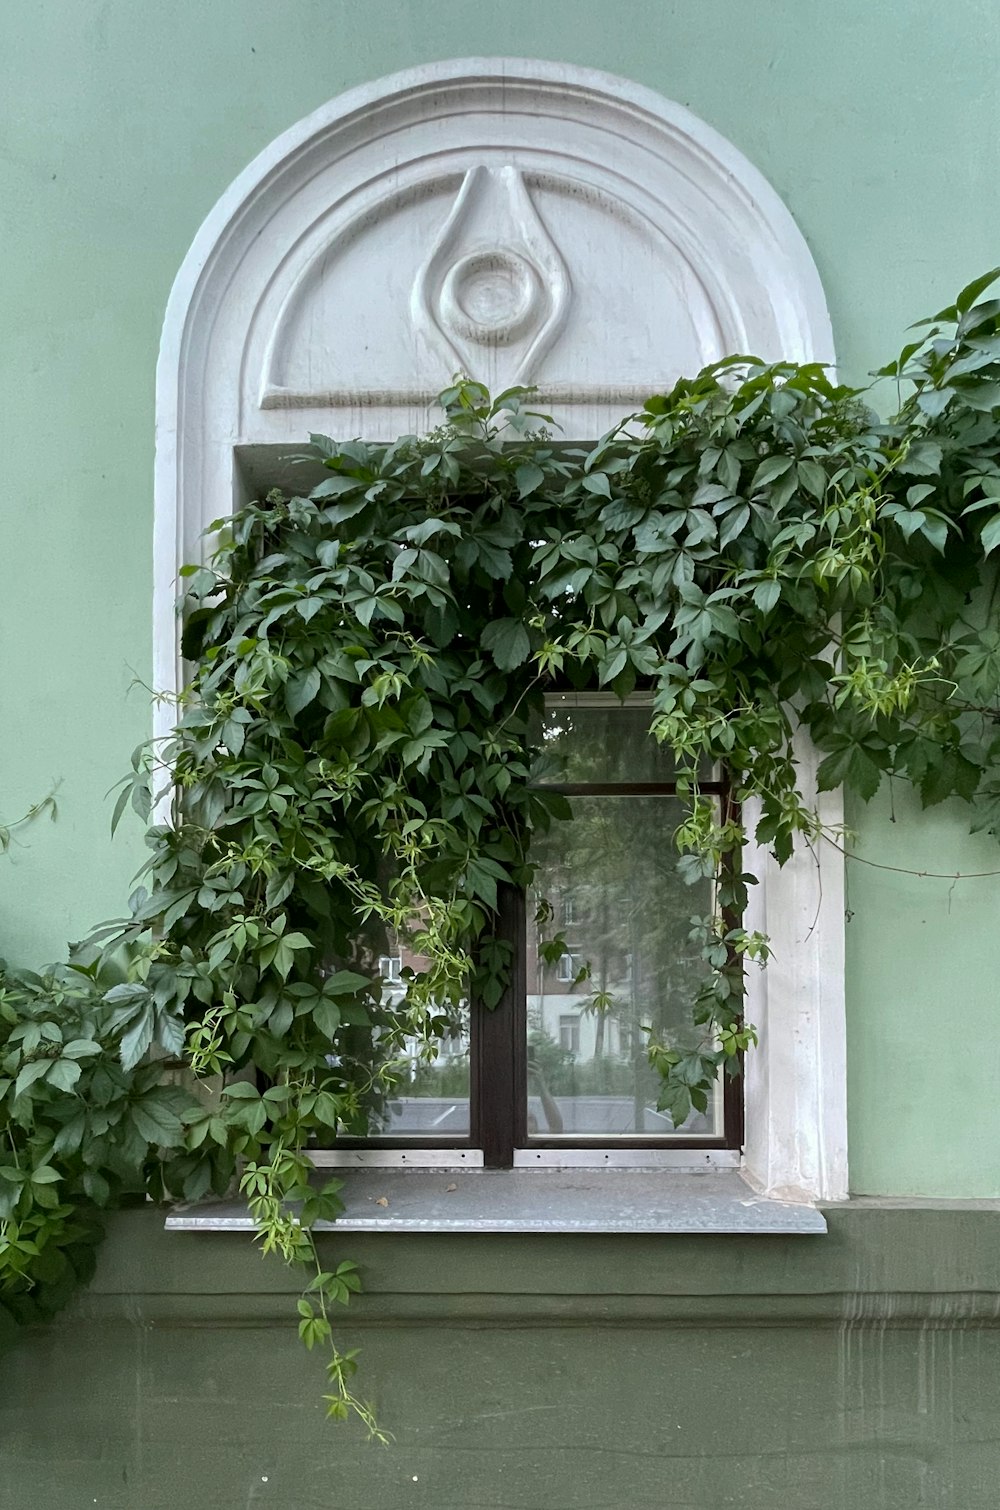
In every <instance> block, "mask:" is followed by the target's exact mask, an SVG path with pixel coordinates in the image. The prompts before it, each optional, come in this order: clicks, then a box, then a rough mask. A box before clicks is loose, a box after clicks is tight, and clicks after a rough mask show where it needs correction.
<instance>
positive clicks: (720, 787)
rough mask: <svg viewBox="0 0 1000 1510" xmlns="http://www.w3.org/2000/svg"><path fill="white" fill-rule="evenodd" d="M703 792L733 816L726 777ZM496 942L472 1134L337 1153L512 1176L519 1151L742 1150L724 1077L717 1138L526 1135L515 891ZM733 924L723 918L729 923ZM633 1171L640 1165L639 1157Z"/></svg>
mask: <svg viewBox="0 0 1000 1510" xmlns="http://www.w3.org/2000/svg"><path fill="white" fill-rule="evenodd" d="M545 789H546V791H554V792H559V793H561V794H562V795H563V796H566V797H600V796H606V797H610V796H614V797H637V796H643V797H672V796H676V794H677V787H676V783H674V782H669V781H667V782H633V783H620V782H567V783H562V784H559V783H556V782H546V783H545ZM700 789H701V791H702V792H704V793H705V794H706V795H709V796H714V797H717V798H718V799H719V802H720V804H721V806H722V809H723V815H724V817H725V818H732V817H734V816H736V812H737V809H736V805H735V803H734V801H733V798H732V793H731V790H730V788H729V786H728V783H727V782H726V780H725V777H724V776H720V777H719V778H717V779H714V780H704V781H702V782H701V783H700ZM497 914H498V925H497V936H498V938H500V939H501V940H503V941H505V942H507V943H509V944H510V945H511V950H512V960H511V968H510V975H509V978H508V982H507V987H506V990H505V991H504V993H503V995H502V996H501V998H500V1000H499V1002H498V1003H497V1005H496V1006H495V1007H493V1008H492V1009H489V1008H485V1007H483V1006H482V1004H481V1003H477V1002H475V1001H473V1002H472V1003H471V1009H470V1013H469V1047H470V1055H469V1058H470V1065H469V1070H470V1074H469V1134H468V1136H467V1137H462V1138H456V1137H455V1136H454V1135H444V1136H434V1135H429V1136H428V1135H420V1136H418V1135H416V1134H411V1135H409V1136H396V1137H391V1136H390V1137H378V1138H343V1139H338V1140H337V1147H340V1148H352V1149H358V1150H363V1149H379V1150H381V1149H385V1150H387V1151H388V1150H410V1151H412V1152H413V1153H414V1154H418V1153H419V1152H420V1151H421V1150H425V1149H426V1150H428V1151H431V1150H445V1149H455V1150H456V1151H458V1150H461V1149H469V1150H476V1151H481V1153H482V1157H483V1166H484V1167H485V1168H487V1169H510V1168H512V1167H513V1165H514V1161H515V1154H516V1153H517V1152H519V1151H521V1150H531V1149H545V1150H559V1149H562V1150H565V1151H566V1152H570V1151H573V1152H574V1153H576V1152H578V1151H580V1150H592V1151H594V1152H595V1153H600V1152H604V1151H606V1150H612V1149H613V1150H614V1151H616V1152H617V1151H619V1150H621V1151H625V1150H632V1151H633V1152H635V1153H636V1154H637V1155H638V1154H639V1152H640V1151H641V1150H643V1149H645V1150H647V1151H649V1150H658V1151H662V1150H670V1149H702V1150H711V1149H739V1148H741V1147H742V1144H743V1131H744V1122H743V1081H742V1077H741V1076H739V1077H737V1076H726V1077H725V1079H724V1081H723V1099H722V1122H723V1127H722V1132H721V1133H716V1134H706V1133H690V1134H688V1133H647V1134H635V1135H633V1136H615V1137H613V1138H609V1137H608V1136H607V1135H605V1134H602V1133H595V1134H591V1135H587V1134H577V1135H576V1136H572V1135H566V1134H559V1135H558V1136H556V1135H552V1134H549V1135H546V1134H544V1133H529V1132H528V1076H527V1027H528V1014H527V995H528V992H527V978H526V964H527V899H526V897H525V894H524V892H523V891H520V890H518V889H517V888H515V887H513V886H506V887H501V888H500V893H499V896H498V908H497ZM734 921H735V920H732V919H727V922H729V923H730V924H731V923H732V922H734ZM635 1162H636V1164H637V1165H638V1164H641V1159H640V1158H639V1157H638V1156H637V1157H636V1160H635Z"/></svg>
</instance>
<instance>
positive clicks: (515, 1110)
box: [350, 694, 741, 1167]
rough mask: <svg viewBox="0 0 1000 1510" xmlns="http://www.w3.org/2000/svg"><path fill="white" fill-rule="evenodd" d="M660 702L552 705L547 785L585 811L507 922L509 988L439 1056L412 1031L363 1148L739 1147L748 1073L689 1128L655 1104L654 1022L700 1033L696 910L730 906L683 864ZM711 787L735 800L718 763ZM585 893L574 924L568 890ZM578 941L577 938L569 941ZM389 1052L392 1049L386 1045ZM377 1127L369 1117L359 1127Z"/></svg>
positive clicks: (556, 834)
mask: <svg viewBox="0 0 1000 1510" xmlns="http://www.w3.org/2000/svg"><path fill="white" fill-rule="evenodd" d="M649 719H650V708H649V706H648V704H646V705H643V703H642V702H641V700H632V701H630V702H629V703H627V704H625V705H622V704H620V703H619V702H618V701H617V700H616V699H614V698H613V697H611V696H609V695H605V694H566V695H560V696H556V697H552V698H550V699H549V700H548V702H547V706H546V710H545V714H544V717H543V726H542V729H541V731H540V732H541V738H540V743H541V745H542V747H543V750H544V755H543V757H542V759H541V761H540V763H539V766H538V768H537V773H536V780H537V781H538V783H539V784H543V785H545V786H547V787H550V788H553V789H556V790H559V791H562V792H564V793H565V794H566V795H567V796H568V797H569V799H570V802H571V805H572V817H571V818H569V819H564V820H561V821H559V822H557V823H555V824H553V827H552V829H551V831H550V832H549V833H548V834H547V835H545V836H543V837H540V838H539V839H538V840H537V841H536V848H535V851H534V859H535V860H536V863H537V866H538V869H537V872H536V876H535V881H534V884H533V886H532V889H531V892H530V894H529V895H527V896H525V895H522V894H517V893H515V892H514V891H513V889H509V890H508V891H507V894H506V895H505V896H504V897H503V899H502V907H501V928H502V932H503V933H504V935H505V936H506V938H507V939H508V940H509V941H510V942H511V943H512V944H513V946H514V966H513V969H512V972H511V980H510V984H509V987H508V990H507V992H506V993H505V995H504V998H503V999H502V1000H501V1002H500V1004H499V1005H498V1006H497V1007H496V1008H495V1009H494V1010H492V1011H487V1010H485V1009H482V1008H478V1007H477V1005H476V1003H474V1002H473V1003H472V1004H471V1006H470V1008H469V1010H468V1011H467V1012H465V1013H463V1017H462V1021H461V1022H458V1023H456V1022H454V1021H449V1020H446V1018H445V1017H444V1016H443V1018H442V1023H441V1029H440V1039H439V1043H438V1049H437V1054H436V1057H434V1058H432V1059H428V1058H427V1057H426V1052H424V1053H423V1054H422V1053H421V1045H419V1044H418V1043H416V1042H411V1041H410V1040H407V1041H406V1042H405V1043H404V1045H403V1048H402V1049H401V1050H400V1049H399V1048H398V1046H397V1047H396V1048H395V1049H394V1050H393V1053H394V1056H395V1058H394V1063H393V1073H394V1076H395V1082H396V1083H395V1086H394V1089H393V1091H392V1092H391V1093H390V1094H389V1095H388V1096H386V1097H384V1098H383V1099H381V1100H375V1101H373V1104H372V1105H371V1106H370V1107H368V1108H366V1115H367V1136H365V1137H363V1138H356V1139H352V1140H350V1146H351V1147H352V1148H353V1149H356V1150H360V1149H362V1148H370V1149H374V1150H389V1149H395V1150H397V1151H398V1152H399V1154H400V1157H401V1161H403V1157H404V1155H405V1154H406V1152H407V1151H408V1155H409V1158H410V1161H411V1162H421V1160H420V1158H419V1157H417V1155H419V1153H420V1152H421V1151H426V1152H428V1153H430V1154H433V1153H434V1152H440V1151H442V1150H447V1149H458V1148H461V1149H464V1150H466V1152H467V1162H478V1159H479V1156H480V1155H481V1157H482V1162H484V1163H486V1164H487V1165H490V1166H493V1167H509V1166H511V1165H513V1164H518V1163H522V1164H523V1163H528V1162H534V1163H552V1164H558V1163H559V1162H562V1161H563V1160H564V1159H568V1161H569V1162H579V1161H581V1159H582V1158H583V1157H584V1156H585V1155H586V1154H587V1153H590V1154H592V1155H594V1156H595V1158H596V1160H597V1161H598V1162H600V1160H601V1158H602V1157H604V1156H605V1154H606V1153H608V1152H610V1151H612V1150H613V1151H614V1152H615V1153H616V1155H617V1159H616V1161H617V1162H624V1161H625V1157H626V1154H625V1151H626V1150H632V1157H633V1159H634V1162H636V1163H641V1162H642V1160H643V1158H644V1157H645V1156H646V1153H644V1152H643V1150H645V1151H646V1152H647V1153H648V1151H649V1150H650V1149H656V1148H660V1149H667V1148H670V1147H677V1146H680V1147H683V1148H717V1149H718V1148H735V1147H738V1146H739V1143H740V1138H741V1104H740V1096H739V1083H738V1082H736V1081H730V1082H728V1083H727V1085H726V1086H725V1087H722V1086H720V1087H718V1088H717V1090H716V1094H715V1096H714V1098H713V1101H712V1102H711V1103H710V1105H709V1108H708V1110H707V1111H706V1112H705V1113H698V1112H694V1113H692V1115H691V1117H690V1118H689V1119H688V1120H687V1122H685V1123H684V1124H683V1125H682V1126H680V1127H674V1126H673V1124H672V1122H671V1120H670V1117H669V1116H668V1114H667V1113H666V1112H664V1111H661V1110H660V1109H659V1108H658V1107H657V1097H658V1093H659V1079H658V1077H657V1075H656V1074H655V1072H654V1071H653V1070H651V1069H650V1067H649V1064H648V1059H647V1054H646V1048H647V1043H648V1038H649V1035H650V1034H651V1033H653V1034H657V1035H662V1036H667V1037H669V1038H670V1039H671V1041H673V1042H675V1043H679V1044H682V1045H683V1044H684V1043H685V1042H688V1041H690V1042H693V1041H694V1034H695V1033H696V1029H695V1028H694V1027H693V1026H692V1025H691V1022H690V1003H691V1000H692V999H693V996H694V993H695V991H696V989H697V985H698V980H699V976H700V973H701V970H702V968H703V967H702V964H701V958H700V953H699V951H698V948H697V947H696V946H695V945H693V944H692V943H691V942H690V938H689V935H690V931H691V918H692V916H693V915H696V914H704V913H708V912H710V911H711V910H712V907H713V904H714V897H713V887H712V884H711V883H710V882H709V881H704V882H701V883H699V884H698V885H696V886H694V887H690V886H687V885H685V884H684V882H683V881H682V880H681V879H680V877H679V875H678V872H677V865H676V858H677V856H676V850H675V848H674V845H673V831H674V828H675V827H676V824H677V822H678V821H679V819H680V817H681V815H682V811H683V809H682V806H681V803H680V802H679V800H678V798H677V796H676V791H675V785H674V773H673V770H672V767H671V764H670V759H669V755H668V753H667V752H666V751H664V750H663V749H661V747H660V746H658V745H657V743H656V742H655V740H653V739H652V738H651V736H650V734H649V732H648V729H649ZM702 789H703V790H704V791H705V792H706V794H712V795H714V798H715V800H716V801H717V802H720V803H721V802H722V801H723V800H724V782H723V779H722V776H721V773H719V772H718V771H709V772H706V773H705V775H704V777H703V780H702ZM570 895H572V897H573V899H574V903H573V907H572V909H571V912H570V916H571V918H572V924H571V927H572V939H571V940H570V939H567V938H566V936H565V934H564V933H563V932H562V931H561V928H560V923H561V925H562V928H565V927H566V926H567V923H566V914H567V909H566V906H565V900H564V899H565V898H566V897H568V896H570ZM570 944H571V947H570ZM396 947H397V949H398V950H399V952H398V953H393V954H387V955H384V956H382V958H381V959H380V961H379V968H380V973H381V975H382V977H383V979H384V980H385V981H386V982H387V983H389V985H390V989H391V988H392V987H395V986H396V985H397V983H398V984H399V985H401V984H402V981H403V977H402V975H401V969H402V962H403V960H404V959H405V960H406V962H407V963H408V964H412V965H413V966H414V967H415V968H417V969H419V967H420V961H419V959H417V958H415V957H413V958H411V957H410V956H409V955H408V954H407V953H406V951H405V946H403V945H402V944H400V943H397V944H396ZM369 1052H372V1053H374V1054H375V1055H376V1057H377V1053H378V1046H377V1044H376V1045H370V1046H369ZM357 1131H359V1132H362V1133H363V1132H365V1127H364V1126H361V1127H360V1128H358V1129H357Z"/></svg>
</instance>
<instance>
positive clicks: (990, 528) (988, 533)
mask: <svg viewBox="0 0 1000 1510" xmlns="http://www.w3.org/2000/svg"><path fill="white" fill-rule="evenodd" d="M980 538H981V539H982V542H983V551H984V553H985V554H986V555H987V556H989V555H991V554H992V552H993V551H995V550H996V548H997V546H998V545H1000V514H994V515H993V518H992V519H990V520H988V521H987V523H986V524H984V525H983V528H982V534H981V537H980Z"/></svg>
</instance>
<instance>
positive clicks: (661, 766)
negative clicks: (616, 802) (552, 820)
mask: <svg viewBox="0 0 1000 1510" xmlns="http://www.w3.org/2000/svg"><path fill="white" fill-rule="evenodd" d="M598 696H600V694H599V695H598ZM540 716H541V726H540V728H539V730H538V735H539V738H538V743H539V745H540V746H541V748H542V750H543V751H544V754H543V755H542V757H541V759H540V760H539V761H538V764H537V766H536V768H535V770H534V772H533V780H534V781H535V782H536V783H538V784H540V785H543V786H544V785H550V784H553V785H556V786H564V785H567V786H573V785H576V784H578V783H580V784H584V783H590V784H595V783H600V784H604V783H610V782H616V783H618V784H623V783H627V784H630V785H634V784H636V783H643V782H670V781H673V779H674V777H675V775H676V772H677V767H676V765H675V764H674V759H673V755H672V753H671V751H670V747H669V745H665V744H660V743H659V741H658V740H656V739H654V738H653V737H652V736H651V734H650V732H649V726H650V724H651V722H652V720H653V718H654V716H655V715H654V711H653V707H652V704H651V703H648V702H645V701H643V702H627V703H620V702H618V700H617V699H608V698H607V697H600V701H597V700H596V699H595V697H594V695H593V694H587V693H573V692H566V693H559V694H557V695H552V696H549V697H548V698H547V699H546V706H545V710H544V712H543V713H542V714H541V715H540ZM712 779H716V780H717V779H718V776H717V773H715V772H713V771H712V770H711V769H708V768H706V769H705V770H704V771H703V772H702V780H704V781H710V780H712Z"/></svg>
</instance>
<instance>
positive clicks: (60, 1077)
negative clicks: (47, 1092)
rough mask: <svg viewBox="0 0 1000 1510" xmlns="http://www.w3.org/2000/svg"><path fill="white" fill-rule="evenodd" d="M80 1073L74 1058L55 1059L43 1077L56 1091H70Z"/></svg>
mask: <svg viewBox="0 0 1000 1510" xmlns="http://www.w3.org/2000/svg"><path fill="white" fill-rule="evenodd" d="M81 1074H82V1071H81V1069H80V1066H79V1065H78V1064H77V1063H76V1061H75V1060H73V1059H56V1060H55V1061H54V1062H53V1065H52V1068H51V1069H50V1070H49V1073H48V1074H47V1075H46V1077H45V1079H46V1081H47V1083H48V1084H49V1085H51V1086H54V1087H55V1089H56V1090H57V1091H71V1090H72V1089H73V1087H74V1085H76V1082H77V1081H78V1080H79V1078H80V1075H81Z"/></svg>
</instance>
